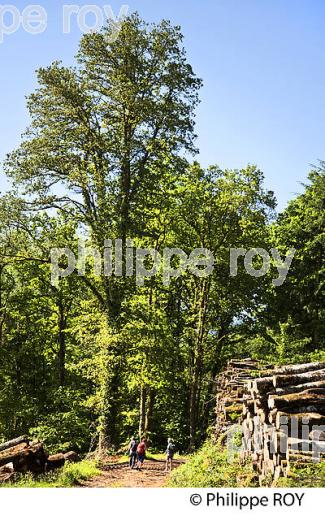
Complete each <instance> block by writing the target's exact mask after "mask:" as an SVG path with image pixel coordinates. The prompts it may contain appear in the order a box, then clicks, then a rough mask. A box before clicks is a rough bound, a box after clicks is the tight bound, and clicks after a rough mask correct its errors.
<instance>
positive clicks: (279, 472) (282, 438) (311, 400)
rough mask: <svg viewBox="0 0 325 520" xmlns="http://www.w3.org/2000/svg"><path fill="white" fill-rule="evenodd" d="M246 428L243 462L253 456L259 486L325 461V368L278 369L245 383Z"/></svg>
mask: <svg viewBox="0 0 325 520" xmlns="http://www.w3.org/2000/svg"><path fill="white" fill-rule="evenodd" d="M242 426H243V451H242V457H243V458H246V457H247V456H249V457H252V459H253V466H254V468H255V469H256V470H257V471H258V473H259V475H260V481H261V482H263V480H264V478H265V477H267V476H270V477H271V478H273V479H274V480H277V479H278V478H279V477H280V476H286V475H287V474H288V471H289V469H290V465H292V464H294V465H295V466H301V465H305V464H308V463H310V462H318V461H319V460H321V459H322V458H325V363H308V364H302V365H289V366H284V367H280V368H279V367H277V368H275V369H274V370H272V371H271V372H270V373H269V374H268V375H266V376H264V377H262V378H257V379H252V380H250V381H247V382H246V384H245V385H244V395H243V422H242Z"/></svg>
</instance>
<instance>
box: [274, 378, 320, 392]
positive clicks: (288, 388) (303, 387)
mask: <svg viewBox="0 0 325 520" xmlns="http://www.w3.org/2000/svg"><path fill="white" fill-rule="evenodd" d="M314 388H316V389H317V388H325V380H324V379H321V380H320V381H312V382H311V383H303V384H301V385H295V386H286V387H284V388H276V389H275V390H274V391H272V394H276V395H284V394H295V393H299V392H303V391H305V390H311V389H314Z"/></svg>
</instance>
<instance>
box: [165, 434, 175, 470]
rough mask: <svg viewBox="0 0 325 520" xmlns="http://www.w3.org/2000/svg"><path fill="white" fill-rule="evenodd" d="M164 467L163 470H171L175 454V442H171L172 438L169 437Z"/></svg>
mask: <svg viewBox="0 0 325 520" xmlns="http://www.w3.org/2000/svg"><path fill="white" fill-rule="evenodd" d="M165 453H166V469H165V471H168V469H169V471H171V470H172V466H173V458H174V455H175V444H174V442H173V439H171V438H169V439H168V441H167V448H166V452H165Z"/></svg>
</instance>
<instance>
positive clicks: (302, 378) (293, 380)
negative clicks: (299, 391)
mask: <svg viewBox="0 0 325 520" xmlns="http://www.w3.org/2000/svg"><path fill="white" fill-rule="evenodd" d="M272 379H273V386H274V387H275V388H277V387H283V386H289V385H300V384H303V383H310V382H314V381H321V380H324V379H325V370H324V369H323V370H316V371H313V372H305V373H303V374H289V375H279V376H277V375H275V376H273V378H272Z"/></svg>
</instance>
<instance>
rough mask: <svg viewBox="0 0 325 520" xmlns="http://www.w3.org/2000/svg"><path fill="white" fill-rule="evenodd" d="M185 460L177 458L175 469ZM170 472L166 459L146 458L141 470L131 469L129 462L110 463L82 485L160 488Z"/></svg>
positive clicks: (91, 486)
mask: <svg viewBox="0 0 325 520" xmlns="http://www.w3.org/2000/svg"><path fill="white" fill-rule="evenodd" d="M184 462H185V461H182V460H179V459H178V460H175V461H174V463H173V469H174V468H177V467H179V466H180V464H183V463H184ZM168 476H169V472H166V471H165V461H162V460H146V461H145V462H144V465H143V468H142V469H141V470H140V471H139V470H136V469H130V468H129V465H128V463H127V462H121V463H113V464H112V463H108V464H107V465H106V464H104V465H102V466H101V468H100V474H99V475H97V476H95V477H93V478H92V479H90V480H88V481H86V482H83V483H82V484H81V487H87V488H107V487H127V488H133V487H141V488H158V487H164V485H165V484H166V481H167V477H168Z"/></svg>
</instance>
